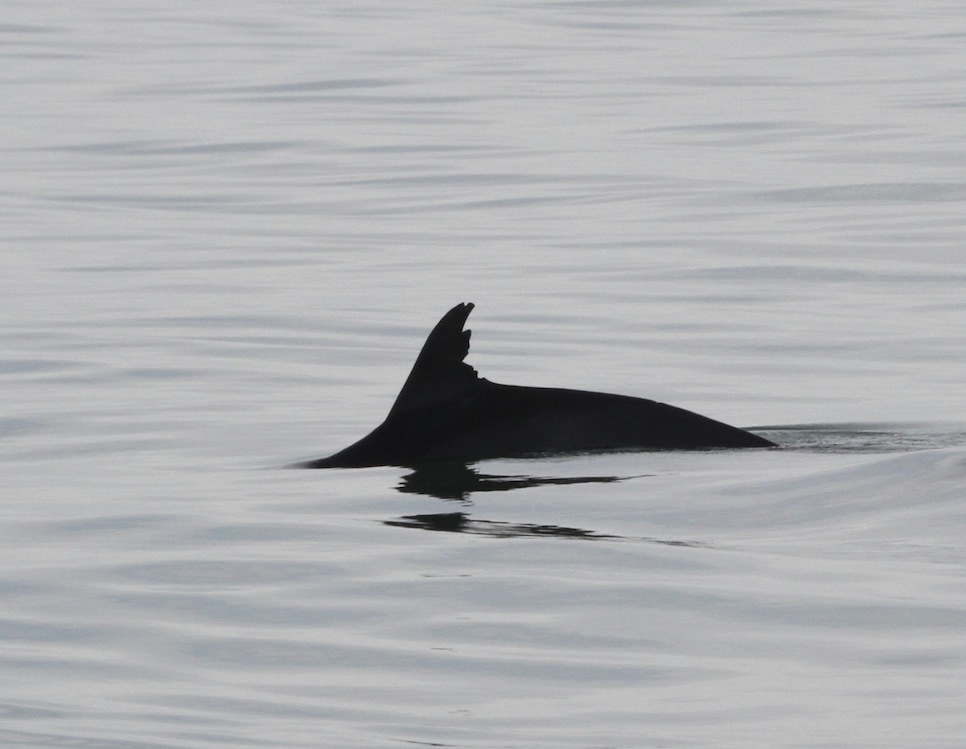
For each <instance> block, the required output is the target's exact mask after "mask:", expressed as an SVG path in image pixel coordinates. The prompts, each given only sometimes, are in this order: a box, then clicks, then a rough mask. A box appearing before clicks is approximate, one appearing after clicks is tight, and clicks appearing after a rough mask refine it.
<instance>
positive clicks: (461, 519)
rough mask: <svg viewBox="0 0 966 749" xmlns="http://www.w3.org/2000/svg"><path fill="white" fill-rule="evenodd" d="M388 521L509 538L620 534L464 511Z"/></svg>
mask: <svg viewBox="0 0 966 749" xmlns="http://www.w3.org/2000/svg"><path fill="white" fill-rule="evenodd" d="M384 522H385V524H386V525H394V526H398V527H400V528H419V529H422V530H425V531H447V532H450V533H473V534H476V535H481V536H496V537H498V538H508V537H512V536H557V537H560V538H590V539H595V538H620V536H613V535H610V534H607V533H596V532H594V531H588V530H584V529H582V528H567V527H564V526H561V525H537V524H533V523H505V522H500V521H496V520H474V519H473V518H471V517H470V516H469V515H468V514H467V513H465V512H440V513H431V514H426V515H406V516H404V517H401V518H399V519H398V520H386V521H384Z"/></svg>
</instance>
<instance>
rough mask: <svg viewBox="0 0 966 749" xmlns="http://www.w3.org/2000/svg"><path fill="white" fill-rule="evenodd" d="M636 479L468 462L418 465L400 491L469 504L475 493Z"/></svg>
mask: <svg viewBox="0 0 966 749" xmlns="http://www.w3.org/2000/svg"><path fill="white" fill-rule="evenodd" d="M627 478H638V477H637V476H624V477H621V476H559V477H558V476H526V475H510V476H503V475H499V474H488V473H480V471H479V470H478V469H477V468H475V467H473V468H471V467H470V466H469V465H467V464H466V463H432V464H426V465H422V466H418V467H416V468H414V469H413V472H412V473H410V474H407V475H405V476H403V477H402V479H401V481H400V483H399V486H397V487H396V489H397V490H398V491H401V492H403V493H404V494H425V495H427V496H430V497H437V498H438V499H455V500H461V501H466V500H468V499H469V497H470V495H471V494H473V493H475V492H508V491H511V490H513V489H526V488H527V487H531V486H546V485H548V484H611V483H614V482H616V481H624V480H625V479H627Z"/></svg>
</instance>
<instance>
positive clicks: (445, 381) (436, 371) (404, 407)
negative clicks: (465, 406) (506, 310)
mask: <svg viewBox="0 0 966 749" xmlns="http://www.w3.org/2000/svg"><path fill="white" fill-rule="evenodd" d="M472 311H473V303H472V302H467V303H466V304H457V305H456V306H455V307H453V309H451V310H450V311H449V312H447V313H446V314H445V315H443V317H442V319H441V320H440V321H439V322H438V323H436V327H435V328H433V330H432V332H431V333H430V334H429V337H428V338H427V339H426V343H424V344H423V348H422V351H420V352H419V356H418V357H416V363H415V364H414V365H413V369H412V371H411V372H410V373H409V377H407V378H406V383H405V384H404V385H403V386H402V390H400V391H399V395H398V396H396V402H395V403H394V404H393V406H392V409H391V410H390V411H389V417H388V418H392V417H393V416H394V415H398V414H399V413H401V412H404V411H409V410H411V409H414V408H419V407H420V406H423V405H426V404H427V403H430V402H438V401H439V400H441V399H443V398H446V397H453V396H456V395H458V394H459V393H460V392H461V391H462V390H464V389H465V388H466V387H468V386H470V385H472V384H474V383H475V382H476V381H477V379H478V378H479V376H478V375H477V374H476V370H475V369H473V367H471V366H470V365H469V364H466V363H465V362H464V361H463V359H465V358H466V355H467V353H469V350H470V333H471V331H469V330H463V326H464V325H465V324H466V318H468V317H469V316H470V312H472Z"/></svg>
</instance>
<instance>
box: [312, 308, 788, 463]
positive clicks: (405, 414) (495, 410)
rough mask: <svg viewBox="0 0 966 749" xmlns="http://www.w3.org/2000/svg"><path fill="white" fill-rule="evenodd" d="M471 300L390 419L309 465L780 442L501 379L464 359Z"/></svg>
mask: <svg viewBox="0 0 966 749" xmlns="http://www.w3.org/2000/svg"><path fill="white" fill-rule="evenodd" d="M472 309H473V305H472V304H458V305H456V306H455V307H453V309H451V310H450V311H449V312H447V313H446V314H445V315H444V316H443V319H442V320H440V321H439V323H438V324H437V325H436V327H435V328H433V332H432V333H430V334H429V338H427V339H426V343H425V344H424V345H423V350H422V351H421V352H420V353H419V356H418V357H417V359H416V363H415V364H414V365H413V369H412V372H410V373H409V378H408V379H407V380H406V383H405V384H404V385H403V388H402V390H401V391H400V392H399V396H398V397H397V398H396V402H395V403H394V404H393V407H392V409H391V410H390V411H389V415H388V416H387V417H386V420H385V421H384V422H383V423H382V424H380V425H379V426H378V427H376V428H375V429H374V430H373V431H372V432H371V433H370V434H369V435H367V436H366V437H363V438H362V439H361V440H359V441H358V442H356V443H355V444H352V445H349V447H347V448H345V449H344V450H341V451H340V452H337V453H336V454H335V455H331V456H329V457H328V458H319V459H318V460H313V461H309V462H307V463H301V464H300V465H301V466H302V467H305V468H356V467H362V466H376V465H397V466H414V465H419V464H422V463H428V462H434V461H441V460H454V461H463V462H471V461H475V460H482V459H485V458H510V457H524V456H530V455H539V454H552V453H574V452H588V451H592V450H621V449H650V450H694V449H701V448H712V447H772V446H774V443H773V442H770V441H768V440H766V439H765V438H763V437H759V436H758V435H755V434H751V433H750V432H746V431H744V430H743V429H738V428H736V427H732V426H728V425H727V424H722V423H721V422H720V421H714V420H713V419H709V418H707V417H704V416H699V415H698V414H696V413H691V412H690V411H685V410H684V409H681V408H675V407H674V406H668V405H666V404H664V403H657V402H655V401H650V400H645V399H643V398H632V397H629V396H625V395H608V394H606V393H590V392H585V391H583V390H561V389H558V388H535V387H519V386H515V385H498V384H497V383H495V382H490V381H489V380H486V379H483V378H482V377H480V376H479V375H477V373H476V370H474V369H473V367H471V366H470V365H469V364H466V363H465V362H464V361H463V359H464V358H465V357H466V354H467V353H468V352H469V349H470V331H468V330H466V331H464V330H463V326H464V325H465V323H466V318H467V317H468V316H469V314H470V312H471V311H472Z"/></svg>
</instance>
